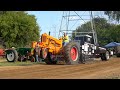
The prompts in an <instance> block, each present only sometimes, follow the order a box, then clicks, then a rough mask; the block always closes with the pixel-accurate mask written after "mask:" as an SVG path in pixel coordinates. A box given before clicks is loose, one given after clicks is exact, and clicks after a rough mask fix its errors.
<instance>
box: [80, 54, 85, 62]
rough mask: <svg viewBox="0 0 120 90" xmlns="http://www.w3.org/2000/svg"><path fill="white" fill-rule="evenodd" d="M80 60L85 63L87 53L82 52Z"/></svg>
mask: <svg viewBox="0 0 120 90" xmlns="http://www.w3.org/2000/svg"><path fill="white" fill-rule="evenodd" d="M80 62H81V63H84V64H85V54H80Z"/></svg>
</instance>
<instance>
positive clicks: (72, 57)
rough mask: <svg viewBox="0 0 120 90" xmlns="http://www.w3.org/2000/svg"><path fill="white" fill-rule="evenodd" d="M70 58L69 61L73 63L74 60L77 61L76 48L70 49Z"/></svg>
mask: <svg viewBox="0 0 120 90" xmlns="http://www.w3.org/2000/svg"><path fill="white" fill-rule="evenodd" d="M70 56H71V59H72V60H73V61H76V60H77V57H78V50H77V48H76V47H72V48H71V51H70Z"/></svg>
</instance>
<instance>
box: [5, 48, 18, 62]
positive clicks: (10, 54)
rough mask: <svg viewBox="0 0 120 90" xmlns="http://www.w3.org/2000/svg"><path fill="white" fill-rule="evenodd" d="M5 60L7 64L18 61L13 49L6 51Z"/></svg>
mask: <svg viewBox="0 0 120 90" xmlns="http://www.w3.org/2000/svg"><path fill="white" fill-rule="evenodd" d="M6 59H7V61H8V62H15V61H17V60H18V53H17V51H16V50H15V49H9V50H6Z"/></svg>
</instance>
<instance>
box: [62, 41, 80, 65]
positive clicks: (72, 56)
mask: <svg viewBox="0 0 120 90" xmlns="http://www.w3.org/2000/svg"><path fill="white" fill-rule="evenodd" d="M79 57H80V46H79V45H78V44H77V43H76V42H69V43H68V44H67V45H66V46H65V47H64V58H65V62H66V64H79V63H80V61H79Z"/></svg>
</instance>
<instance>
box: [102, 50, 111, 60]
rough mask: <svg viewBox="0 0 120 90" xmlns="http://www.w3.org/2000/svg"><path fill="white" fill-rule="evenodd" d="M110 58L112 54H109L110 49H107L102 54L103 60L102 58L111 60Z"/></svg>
mask: <svg viewBox="0 0 120 90" xmlns="http://www.w3.org/2000/svg"><path fill="white" fill-rule="evenodd" d="M109 59H110V54H109V52H108V51H106V53H102V54H101V60H102V61H107V60H109Z"/></svg>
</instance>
